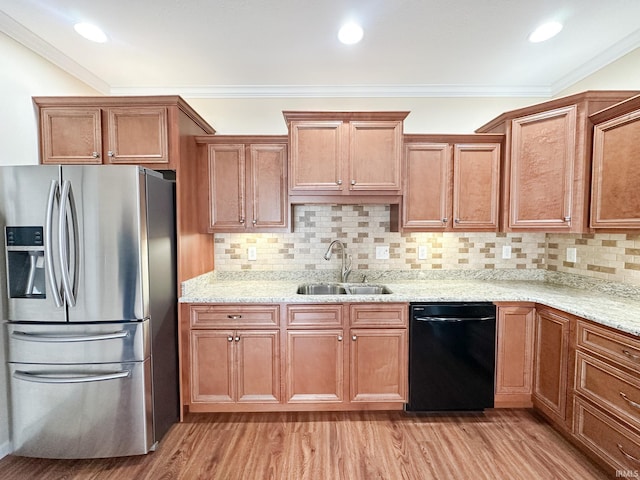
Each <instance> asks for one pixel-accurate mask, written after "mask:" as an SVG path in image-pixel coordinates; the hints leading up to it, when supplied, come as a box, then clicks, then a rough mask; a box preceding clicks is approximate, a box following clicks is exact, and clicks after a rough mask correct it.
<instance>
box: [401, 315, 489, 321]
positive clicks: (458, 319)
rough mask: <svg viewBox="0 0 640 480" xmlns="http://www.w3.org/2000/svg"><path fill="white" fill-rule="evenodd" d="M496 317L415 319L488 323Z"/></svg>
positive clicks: (415, 318) (422, 318)
mask: <svg viewBox="0 0 640 480" xmlns="http://www.w3.org/2000/svg"><path fill="white" fill-rule="evenodd" d="M495 319H496V317H495V316H490V317H413V320H415V321H418V322H486V321H488V320H495Z"/></svg>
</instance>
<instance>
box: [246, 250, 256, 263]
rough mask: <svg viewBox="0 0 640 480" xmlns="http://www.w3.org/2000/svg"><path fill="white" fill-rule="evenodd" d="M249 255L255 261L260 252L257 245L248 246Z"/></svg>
mask: <svg viewBox="0 0 640 480" xmlns="http://www.w3.org/2000/svg"><path fill="white" fill-rule="evenodd" d="M247 257H248V259H249V260H250V261H254V260H256V259H257V258H258V254H257V252H256V247H249V248H247Z"/></svg>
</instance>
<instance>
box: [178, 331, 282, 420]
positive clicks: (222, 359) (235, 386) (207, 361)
mask: <svg viewBox="0 0 640 480" xmlns="http://www.w3.org/2000/svg"><path fill="white" fill-rule="evenodd" d="M190 351H191V367H192V368H191V382H190V383H191V402H190V410H191V411H194V412H197V411H201V409H200V405H202V406H203V409H202V410H204V411H208V405H209V404H212V403H216V404H222V403H230V404H235V403H257V404H264V403H280V398H281V394H280V332H279V331H277V330H192V331H191V341H190Z"/></svg>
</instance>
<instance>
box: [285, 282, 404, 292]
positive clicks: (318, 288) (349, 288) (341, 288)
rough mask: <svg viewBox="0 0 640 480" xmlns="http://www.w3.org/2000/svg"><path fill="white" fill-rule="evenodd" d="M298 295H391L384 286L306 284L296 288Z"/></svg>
mask: <svg viewBox="0 0 640 480" xmlns="http://www.w3.org/2000/svg"><path fill="white" fill-rule="evenodd" d="M297 293H298V294H300V295H385V294H389V293H392V292H391V290H389V289H388V288H387V287H386V286H384V285H367V284H359V285H352V284H343V283H308V284H305V285H300V286H299V287H298V292H297Z"/></svg>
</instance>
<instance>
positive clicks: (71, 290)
mask: <svg viewBox="0 0 640 480" xmlns="http://www.w3.org/2000/svg"><path fill="white" fill-rule="evenodd" d="M67 208H69V210H70V211H71V224H72V227H73V254H74V257H73V267H74V275H73V285H72V284H71V272H70V263H69V231H68V225H69V224H68V222H67V220H68V218H67ZM58 225H59V226H58V236H59V245H58V249H59V250H58V253H59V254H60V265H61V268H62V285H63V286H64V293H65V298H66V299H67V303H68V304H69V306H71V307H75V305H76V297H77V294H78V273H79V268H80V266H79V264H78V259H79V256H80V255H79V246H78V216H77V212H76V203H75V201H74V198H73V190H72V189H71V182H70V181H69V180H65V181H64V182H63V183H62V194H61V201H60V216H59V217H58Z"/></svg>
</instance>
